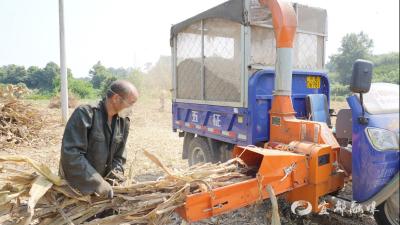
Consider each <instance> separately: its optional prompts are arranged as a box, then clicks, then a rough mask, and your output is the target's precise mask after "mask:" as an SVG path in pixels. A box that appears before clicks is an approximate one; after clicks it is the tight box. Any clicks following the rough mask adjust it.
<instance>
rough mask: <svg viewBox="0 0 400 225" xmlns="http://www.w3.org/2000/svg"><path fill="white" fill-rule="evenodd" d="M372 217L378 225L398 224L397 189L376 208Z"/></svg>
mask: <svg viewBox="0 0 400 225" xmlns="http://www.w3.org/2000/svg"><path fill="white" fill-rule="evenodd" d="M376 209H377V210H379V211H377V212H375V214H374V217H375V220H376V222H377V223H378V225H399V191H396V192H395V193H394V194H393V195H392V196H391V197H390V198H388V199H387V200H386V201H384V202H383V203H382V204H380V205H379V206H378V207H377V208H376Z"/></svg>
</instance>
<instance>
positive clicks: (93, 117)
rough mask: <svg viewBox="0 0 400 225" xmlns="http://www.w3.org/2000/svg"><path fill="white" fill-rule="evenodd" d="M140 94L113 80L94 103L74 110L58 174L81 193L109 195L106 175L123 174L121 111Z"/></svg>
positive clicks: (125, 122)
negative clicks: (101, 97)
mask: <svg viewBox="0 0 400 225" xmlns="http://www.w3.org/2000/svg"><path fill="white" fill-rule="evenodd" d="M138 97H139V94H138V91H137V89H136V88H135V86H134V85H133V84H131V83H130V82H128V81H124V80H117V81H114V82H113V83H112V84H111V85H110V87H109V88H108V90H107V92H106V96H105V98H104V99H103V100H101V101H100V102H99V103H98V104H97V105H96V106H91V105H81V106H79V107H78V108H76V109H75V111H74V112H73V113H72V115H71V117H70V118H69V120H68V123H67V125H66V127H65V130H64V136H63V139H62V146H61V159H60V175H61V176H62V177H64V178H65V179H66V180H67V182H68V184H69V185H71V186H72V187H73V188H76V189H77V190H79V191H80V192H81V193H82V194H84V195H91V194H96V195H100V196H103V197H108V198H112V197H113V194H114V193H113V190H112V187H111V185H110V184H109V183H108V182H107V181H106V178H115V177H118V176H117V175H118V174H123V173H124V168H123V166H124V164H125V162H126V151H125V145H126V141H127V138H128V133H129V123H130V121H129V118H128V117H127V116H125V115H123V114H124V112H127V111H129V110H130V109H131V107H132V106H133V104H135V102H136V101H137V99H138Z"/></svg>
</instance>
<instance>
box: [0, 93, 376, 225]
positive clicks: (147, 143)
mask: <svg viewBox="0 0 400 225" xmlns="http://www.w3.org/2000/svg"><path fill="white" fill-rule="evenodd" d="M31 103H32V104H33V105H34V106H35V107H37V108H38V109H40V111H41V113H42V115H43V117H44V118H45V120H46V126H45V129H43V130H42V131H41V133H40V134H39V136H40V137H43V141H39V143H37V144H35V145H34V146H20V147H13V148H11V149H10V148H7V149H0V154H21V155H27V156H29V157H31V158H32V159H34V160H37V161H39V162H42V163H46V164H47V165H49V166H50V167H51V169H52V170H53V171H54V172H56V171H57V170H58V162H59V155H60V143H61V138H62V134H63V125H62V124H61V121H60V115H61V112H60V110H59V109H49V108H48V107H47V105H48V101H39V102H37V101H36V102H31ZM332 106H333V107H334V108H336V109H337V108H342V107H345V106H346V103H334V104H332ZM158 107H159V101H158V99H148V98H146V99H141V100H140V101H139V102H138V103H137V104H136V105H135V106H134V113H133V117H132V120H131V129H130V135H129V139H128V142H127V152H128V162H127V164H126V171H127V172H129V171H131V174H132V175H133V176H134V177H135V178H136V179H138V180H148V179H156V178H157V177H158V176H160V175H161V174H162V173H161V171H160V170H159V169H158V168H156V166H154V165H153V164H152V163H151V162H150V161H149V160H148V159H147V158H145V157H144V155H143V154H142V153H141V152H142V150H144V149H146V150H148V151H150V152H153V153H155V154H156V155H158V156H159V157H160V159H161V160H162V161H163V163H165V165H167V166H169V167H171V168H174V169H179V168H183V167H186V166H187V165H188V164H187V161H186V160H182V159H181V153H182V144H183V143H182V142H183V139H182V138H179V137H178V134H177V133H174V132H172V129H171V123H172V122H171V107H170V103H169V105H167V106H166V107H165V108H166V110H165V111H164V112H159V111H158ZM71 112H72V110H71ZM279 205H280V214H281V221H282V224H304V225H311V224H332V225H333V224H335V225H337V224H370V225H372V224H375V221H374V220H373V219H372V218H371V217H370V216H363V217H361V218H343V217H341V216H339V215H337V214H331V215H329V216H307V217H302V218H296V217H294V215H293V214H291V213H290V209H289V206H288V205H286V204H285V203H284V202H283V201H280V203H279ZM270 209H271V205H270V203H269V201H265V202H264V203H262V204H258V205H254V206H249V207H247V208H244V209H240V210H237V211H234V212H232V213H229V214H225V215H222V216H218V217H216V218H212V219H209V220H206V221H202V222H198V223H194V224H230V225H233V224H269V221H270V220H269V218H270V211H271V210H270ZM171 224H176V225H178V224H181V219H180V218H179V217H178V216H177V215H174V217H173V221H171Z"/></svg>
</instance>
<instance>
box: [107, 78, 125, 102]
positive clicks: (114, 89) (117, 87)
mask: <svg viewBox="0 0 400 225" xmlns="http://www.w3.org/2000/svg"><path fill="white" fill-rule="evenodd" d="M128 84H129V83H128V81H124V80H116V81H114V82H112V83H111V84H110V86H109V87H108V89H107V93H106V95H107V98H111V97H112V96H113V95H115V94H118V95H119V96H121V97H126V96H128V94H129V93H130V92H131V89H130V87H129V85H128Z"/></svg>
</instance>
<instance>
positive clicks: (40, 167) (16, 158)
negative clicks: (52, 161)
mask: <svg viewBox="0 0 400 225" xmlns="http://www.w3.org/2000/svg"><path fill="white" fill-rule="evenodd" d="M2 161H3V162H4V161H8V162H26V163H28V164H29V165H31V166H32V167H33V168H35V170H36V171H37V172H39V173H40V174H41V175H43V176H45V177H46V178H47V179H49V180H50V181H51V182H53V183H54V184H55V185H58V186H60V185H62V184H63V181H62V179H61V178H60V177H59V176H57V175H55V174H54V173H53V172H51V170H50V169H49V167H48V166H46V165H44V164H42V163H38V162H36V161H34V160H32V159H30V158H28V157H26V156H20V155H3V156H0V162H2Z"/></svg>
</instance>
